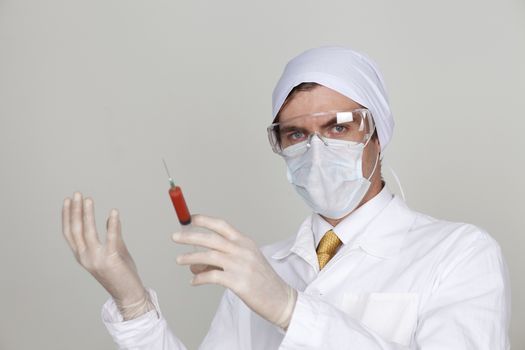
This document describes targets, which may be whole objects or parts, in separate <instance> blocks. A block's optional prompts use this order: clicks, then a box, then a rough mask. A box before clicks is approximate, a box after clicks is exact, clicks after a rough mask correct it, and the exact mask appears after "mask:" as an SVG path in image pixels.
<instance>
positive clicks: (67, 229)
mask: <svg viewBox="0 0 525 350" xmlns="http://www.w3.org/2000/svg"><path fill="white" fill-rule="evenodd" d="M70 216H71V198H69V197H68V198H66V199H64V203H63V205H62V234H63V235H64V238H65V239H66V241H67V244H68V245H69V247H70V248H71V249H72V250H73V252H76V245H75V241H74V240H73V236H72V234H71V226H70Z"/></svg>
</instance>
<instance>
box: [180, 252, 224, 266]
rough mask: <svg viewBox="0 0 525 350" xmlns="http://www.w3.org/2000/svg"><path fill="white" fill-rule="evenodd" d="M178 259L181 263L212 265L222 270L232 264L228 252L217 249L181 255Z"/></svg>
mask: <svg viewBox="0 0 525 350" xmlns="http://www.w3.org/2000/svg"><path fill="white" fill-rule="evenodd" d="M176 261H177V264H179V265H195V264H199V265H211V266H216V267H218V268H220V269H222V270H224V269H227V268H228V267H229V266H230V265H231V262H230V259H229V258H228V257H227V256H226V254H224V253H221V252H218V251H215V250H209V251H206V252H194V253H187V254H183V255H179V256H178V257H177V259H176Z"/></svg>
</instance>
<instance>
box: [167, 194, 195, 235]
mask: <svg viewBox="0 0 525 350" xmlns="http://www.w3.org/2000/svg"><path fill="white" fill-rule="evenodd" d="M169 194H170V198H171V203H173V207H174V208H175V212H176V213H177V217H178V218H179V222H180V224H181V225H183V226H185V225H189V224H191V214H190V211H189V209H188V206H187V205H186V201H185V200H184V195H183V194H182V190H181V188H180V187H179V186H175V187H171V188H170V191H169Z"/></svg>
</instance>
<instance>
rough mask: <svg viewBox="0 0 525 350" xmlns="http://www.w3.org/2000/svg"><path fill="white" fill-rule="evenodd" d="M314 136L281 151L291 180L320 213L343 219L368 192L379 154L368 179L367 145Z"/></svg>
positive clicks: (307, 201)
mask: <svg viewBox="0 0 525 350" xmlns="http://www.w3.org/2000/svg"><path fill="white" fill-rule="evenodd" d="M311 136H312V137H311V138H310V139H309V140H308V141H304V142H301V143H299V144H296V145H293V146H290V147H287V148H285V149H284V150H283V151H282V152H281V155H282V156H283V157H284V159H285V161H286V165H287V177H288V181H290V183H292V184H293V186H294V187H295V190H296V191H297V193H299V195H300V196H301V197H303V199H304V200H305V202H306V203H307V204H308V205H309V206H310V207H311V208H312V209H313V210H314V211H315V212H316V213H319V214H321V215H323V216H325V217H327V218H330V219H340V218H342V217H344V216H345V215H347V214H349V213H351V212H352V211H353V210H354V209H355V208H356V207H357V206H358V205H359V203H360V202H361V200H362V199H363V197H364V196H365V194H366V193H367V191H368V188H369V187H370V178H371V177H372V174H373V173H374V171H375V168H376V166H377V162H378V159H379V156H378V157H377V158H376V163H375V165H374V169H373V170H372V173H371V174H370V177H368V178H365V177H364V176H363V169H362V159H363V149H364V147H365V146H366V145H365V144H362V143H358V142H352V141H344V140H334V139H328V138H323V139H321V138H320V136H318V135H317V134H313V135H311ZM316 136H317V137H316Z"/></svg>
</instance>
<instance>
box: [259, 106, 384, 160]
mask: <svg viewBox="0 0 525 350" xmlns="http://www.w3.org/2000/svg"><path fill="white" fill-rule="evenodd" d="M267 130H268V139H269V140H270V145H271V146H272V149H273V151H274V152H275V153H281V152H282V151H283V150H284V149H286V148H287V147H290V146H293V145H296V144H299V143H301V142H306V144H307V145H309V144H310V142H311V140H312V137H313V136H314V135H317V136H318V137H319V138H320V139H321V140H322V141H323V142H325V141H326V139H328V140H343V141H352V142H357V143H363V144H366V142H367V141H368V140H369V139H370V138H371V137H372V134H373V133H374V130H375V125H374V121H373V119H372V114H371V113H370V111H369V110H368V109H365V108H360V109H354V110H352V111H329V112H319V113H312V114H305V115H300V116H297V117H294V118H291V119H290V120H287V121H285V122H282V123H273V124H272V125H270V126H269V127H268V129H267ZM325 144H326V142H325Z"/></svg>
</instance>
